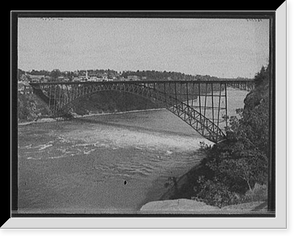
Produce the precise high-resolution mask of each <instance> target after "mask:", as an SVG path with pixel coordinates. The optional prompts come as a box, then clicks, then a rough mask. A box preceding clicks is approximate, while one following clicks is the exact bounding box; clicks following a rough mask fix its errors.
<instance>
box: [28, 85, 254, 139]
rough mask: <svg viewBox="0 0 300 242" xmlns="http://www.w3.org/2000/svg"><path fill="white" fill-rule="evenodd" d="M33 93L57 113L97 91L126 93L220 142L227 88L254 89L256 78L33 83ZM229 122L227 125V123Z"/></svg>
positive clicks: (207, 137) (222, 135)
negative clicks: (166, 112)
mask: <svg viewBox="0 0 300 242" xmlns="http://www.w3.org/2000/svg"><path fill="white" fill-rule="evenodd" d="M30 85H31V87H32V88H33V93H34V94H35V95H36V96H38V97H39V98H40V99H41V100H42V101H43V102H44V103H45V104H46V105H47V106H48V107H49V108H50V111H51V112H52V114H53V115H54V116H60V115H62V114H63V113H65V112H66V111H67V110H68V108H69V107H70V104H71V103H72V102H73V101H74V100H77V99H79V98H82V97H84V96H86V95H91V94H94V93H97V92H104V91H116V92H119V93H120V92H126V93H131V94H134V95H138V96H141V97H144V98H146V99H148V100H150V101H152V102H154V103H163V104H164V105H165V107H166V108H167V109H168V110H169V111H171V112H172V113H173V114H175V115H176V116H178V117H179V118H181V119H182V120H183V121H184V122H186V123H187V124H188V125H190V126H191V127H192V128H193V129H195V130H196V131H197V132H198V133H199V134H200V135H201V136H203V137H204V138H206V139H208V140H210V141H212V142H214V143H217V142H220V141H222V140H224V139H226V134H225V133H224V131H223V130H222V125H223V127H225V126H227V118H226V117H227V110H228V107H227V88H228V87H233V88H238V89H242V90H247V91H250V90H252V89H253V88H254V81H253V80H252V79H247V80H244V79H242V80H236V79H234V80H233V79H217V80H210V81H206V80H193V81H168V80H160V81H157V80H155V81H149V80H147V81H110V82H49V83H34V82H31V83H30ZM224 123H225V125H224Z"/></svg>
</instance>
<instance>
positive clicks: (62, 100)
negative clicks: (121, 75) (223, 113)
mask: <svg viewBox="0 0 300 242" xmlns="http://www.w3.org/2000/svg"><path fill="white" fill-rule="evenodd" d="M71 86H72V85H71ZM32 87H33V91H34V93H35V94H36V95H37V96H39V97H40V98H41V99H42V100H43V101H44V102H45V103H46V104H48V106H49V107H50V110H51V111H52V112H53V114H54V115H55V114H58V113H60V112H62V111H63V110H65V109H66V108H68V107H69V105H70V104H71V103H73V102H74V101H75V100H78V99H80V98H82V97H84V96H88V95H92V94H94V93H99V92H106V91H117V92H125V93H131V94H133V95H137V96H140V97H143V98H145V99H148V100H150V101H151V102H153V103H163V104H165V105H166V109H168V110H169V111H170V112H172V113H173V114H175V115H176V116H177V117H179V118H180V119H182V120H183V121H184V122H185V123H187V124H188V125H189V126H191V127H192V128H193V129H194V130H196V131H197V132H198V133H199V134H200V135H201V136H203V137H204V138H206V139H208V140H210V141H212V142H214V143H217V142H220V141H222V140H224V139H225V138H226V136H225V134H224V133H223V131H222V130H221V129H220V128H219V127H218V126H217V125H216V124H215V123H214V122H212V121H211V120H210V119H208V118H207V117H205V116H204V115H203V114H201V113H200V112H199V111H197V110H195V109H194V108H192V107H191V106H189V105H188V104H186V103H184V102H182V101H180V100H179V99H177V98H176V97H174V96H172V95H170V94H168V93H166V92H163V91H161V90H158V89H155V87H153V86H151V85H139V84H135V83H113V82H110V83H99V84H98V85H88V84H82V85H80V84H78V85H73V86H72V89H70V90H69V89H68V85H65V86H64V87H61V89H62V90H59V91H58V92H57V91H55V92H54V91H53V90H52V93H51V89H50V92H49V90H48V92H47V93H46V92H45V91H43V90H41V87H40V86H39V85H38V84H36V85H32ZM53 94H54V95H53Z"/></svg>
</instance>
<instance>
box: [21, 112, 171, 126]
mask: <svg viewBox="0 0 300 242" xmlns="http://www.w3.org/2000/svg"><path fill="white" fill-rule="evenodd" d="M164 109H165V108H152V109H144V110H129V111H122V112H101V113H100V112H90V113H89V114H83V115H79V114H76V113H73V114H72V115H73V117H74V118H85V117H93V116H101V115H112V114H126V113H137V112H147V111H150V112H151V111H159V110H164ZM62 120H63V119H62V118H50V117H43V118H37V119H36V120H32V121H26V120H23V121H18V125H20V126H23V125H30V124H35V123H48V122H57V121H62Z"/></svg>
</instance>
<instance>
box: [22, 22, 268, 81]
mask: <svg viewBox="0 0 300 242" xmlns="http://www.w3.org/2000/svg"><path fill="white" fill-rule="evenodd" d="M268 56H269V21H268V20H262V21H260V22H256V21H247V20H246V19H177V18H176V19H168V18H162V19H153V18H62V19H57V18H51V19H42V18H19V19H18V68H20V69H22V70H25V71H29V70H31V69H36V70H49V71H51V70H53V69H60V70H61V71H74V70H77V69H78V70H82V69H113V70H116V71H124V70H133V71H136V70H158V71H164V70H166V71H177V72H184V73H186V74H200V75H212V76H217V77H238V76H240V77H253V76H254V75H255V73H257V72H258V71H259V70H260V68H261V67H262V66H263V65H264V66H265V65H266V64H267V63H268Z"/></svg>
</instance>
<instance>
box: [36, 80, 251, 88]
mask: <svg viewBox="0 0 300 242" xmlns="http://www.w3.org/2000/svg"><path fill="white" fill-rule="evenodd" d="M253 82H254V80H253V79H225V78H219V79H215V80H140V81H84V82H78V81H77V82H72V81H69V82H30V84H33V85H34V84H39V85H42V86H44V85H78V84H81V85H92V84H99V83H107V84H109V83H111V84H113V83H115V84H123V83H127V84H145V83H149V84H151V83H170V84H171V83H180V84H183V83H195V84H196V83H204V84H211V83H216V84H247V83H253Z"/></svg>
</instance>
